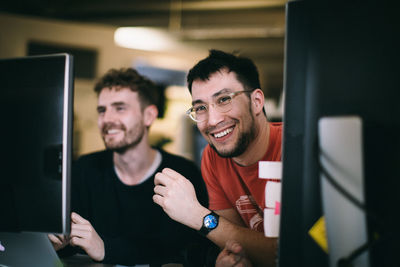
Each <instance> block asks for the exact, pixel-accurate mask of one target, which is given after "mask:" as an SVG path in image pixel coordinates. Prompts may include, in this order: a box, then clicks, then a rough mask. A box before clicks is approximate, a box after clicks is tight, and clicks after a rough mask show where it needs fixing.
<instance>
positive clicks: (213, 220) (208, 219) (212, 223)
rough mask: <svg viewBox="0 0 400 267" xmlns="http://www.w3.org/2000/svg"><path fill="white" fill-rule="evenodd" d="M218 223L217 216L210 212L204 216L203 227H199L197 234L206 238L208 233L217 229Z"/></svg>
mask: <svg viewBox="0 0 400 267" xmlns="http://www.w3.org/2000/svg"><path fill="white" fill-rule="evenodd" d="M218 222H219V215H218V214H216V213H215V212H213V211H211V212H210V213H209V214H207V215H206V216H204V218H203V225H202V226H201V228H200V230H199V233H200V234H202V235H203V236H206V235H207V234H208V233H209V232H211V231H212V230H214V229H215V228H217V226H218Z"/></svg>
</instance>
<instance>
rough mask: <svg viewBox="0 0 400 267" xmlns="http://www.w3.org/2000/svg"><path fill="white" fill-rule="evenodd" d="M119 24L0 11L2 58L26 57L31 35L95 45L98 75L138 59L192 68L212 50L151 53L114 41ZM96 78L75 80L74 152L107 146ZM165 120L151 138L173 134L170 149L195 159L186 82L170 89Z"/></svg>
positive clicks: (74, 45) (61, 42) (0, 54)
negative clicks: (100, 126) (186, 113)
mask: <svg viewBox="0 0 400 267" xmlns="http://www.w3.org/2000/svg"><path fill="white" fill-rule="evenodd" d="M115 29H116V28H114V27H110V26H104V25H95V24H77V23H71V22H63V21H57V20H43V19H36V18H32V17H22V16H14V15H7V14H1V13H0V58H10V57H21V56H26V53H27V52H26V50H27V42H28V41H30V40H35V41H40V42H49V43H56V44H62V45H65V46H73V47H81V48H90V49H95V50H96V51H97V52H98V64H97V69H96V73H97V77H99V76H100V75H102V74H103V73H105V72H106V71H107V70H108V69H110V68H120V67H129V66H133V65H134V64H135V62H137V61H140V62H145V63H146V64H149V65H152V66H156V67H161V68H171V69H176V70H184V71H187V70H188V69H189V68H190V67H192V65H193V63H194V62H196V61H198V60H199V59H201V58H203V57H204V56H206V55H207V51H194V50H192V49H190V48H188V49H187V51H186V50H185V49H183V50H180V51H179V53H177V52H171V51H164V52H146V51H139V50H133V49H126V48H121V47H118V46H116V45H115V44H114V40H113V38H114V31H115ZM94 82H95V81H94V80H91V79H76V80H75V104H74V110H75V126H74V130H75V131H74V132H75V136H74V151H75V154H76V155H80V154H84V153H89V152H91V151H95V150H100V149H102V148H103V142H102V140H101V138H100V136H99V133H98V129H97V121H96V118H97V114H96V95H95V94H94V93H93V89H92V88H93V85H94ZM167 97H168V99H167V101H168V102H167V103H168V105H167V110H166V114H165V119H163V120H158V121H156V123H155V124H154V125H153V126H152V128H151V136H150V137H151V140H155V139H157V138H158V137H160V136H164V137H167V138H170V139H172V142H171V143H169V144H168V145H166V146H165V148H166V150H168V151H170V152H174V153H177V154H181V155H183V156H186V157H188V158H191V157H192V156H191V150H190V148H189V147H188V145H187V144H188V143H190V137H189V136H188V135H190V132H188V131H187V130H186V129H190V127H188V126H187V125H188V124H187V123H186V119H185V118H184V116H183V114H184V111H185V110H186V109H187V108H188V107H189V106H190V95H189V93H188V92H187V90H186V88H184V87H172V88H168V89H167Z"/></svg>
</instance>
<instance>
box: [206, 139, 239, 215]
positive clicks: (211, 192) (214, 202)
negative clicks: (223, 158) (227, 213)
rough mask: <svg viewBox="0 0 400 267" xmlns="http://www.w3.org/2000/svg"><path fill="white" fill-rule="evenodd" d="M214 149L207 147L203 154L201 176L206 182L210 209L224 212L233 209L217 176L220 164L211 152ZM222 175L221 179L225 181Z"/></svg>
mask: <svg viewBox="0 0 400 267" xmlns="http://www.w3.org/2000/svg"><path fill="white" fill-rule="evenodd" d="M211 149H212V148H211V147H210V146H209V145H207V147H206V148H205V149H204V152H203V158H202V160H201V174H202V176H203V179H204V182H205V183H206V186H207V191H208V197H209V209H211V210H222V209H230V208H233V207H232V205H231V204H230V202H229V201H228V198H227V197H226V195H225V192H224V190H223V187H222V185H221V183H220V181H219V177H218V175H217V174H216V167H217V165H218V162H217V161H216V158H215V155H214V153H213V152H212V150H211ZM222 176H223V175H221V177H220V178H221V179H223V177H222Z"/></svg>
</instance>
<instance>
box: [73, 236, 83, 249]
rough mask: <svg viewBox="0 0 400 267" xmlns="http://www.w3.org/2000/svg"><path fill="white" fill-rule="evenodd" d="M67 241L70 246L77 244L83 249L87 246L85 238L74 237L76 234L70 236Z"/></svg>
mask: <svg viewBox="0 0 400 267" xmlns="http://www.w3.org/2000/svg"><path fill="white" fill-rule="evenodd" d="M69 243H70V244H71V245H72V246H78V247H81V248H83V249H85V248H86V246H87V242H86V240H85V239H83V238H80V237H76V236H74V237H72V238H71V240H70V241H69Z"/></svg>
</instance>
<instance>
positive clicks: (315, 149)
mask: <svg viewBox="0 0 400 267" xmlns="http://www.w3.org/2000/svg"><path fill="white" fill-rule="evenodd" d="M319 2H320V3H318V1H293V2H288V4H287V15H286V16H287V21H286V23H287V24H286V25H287V26H286V27H287V28H286V48H285V75H284V77H285V78H284V79H285V81H284V84H285V85H284V91H285V108H284V136H283V142H284V143H283V159H282V164H283V173H282V204H281V225H280V239H279V252H278V255H279V258H278V266H281V267H286V266H307V267H309V266H331V267H332V266H350V265H351V264H352V265H351V266H397V265H399V259H398V257H397V253H398V251H399V246H400V245H399V242H398V240H399V236H400V234H399V232H400V230H399V227H398V225H399V223H400V221H399V220H398V219H397V217H398V216H397V214H396V213H397V210H398V207H397V206H398V203H400V194H399V192H398V188H400V179H399V177H400V164H399V163H400V153H399V150H400V135H399V130H400V117H399V115H400V105H399V103H398V101H399V99H400V90H399V89H398V88H399V83H398V79H397V77H398V75H399V68H398V65H399V62H400V58H399V51H398V50H399V47H400V45H399V42H398V41H397V39H398V38H397V36H398V35H399V30H398V26H397V24H396V23H395V22H396V21H397V16H398V15H397V14H395V11H394V10H393V8H391V7H390V6H386V5H385V4H384V2H382V3H378V2H375V1H339V2H337V1H335V2H329V3H327V2H325V1H319ZM343 125H345V127H344V128H343V129H344V130H340V127H342V126H343ZM332 127H333V128H332ZM350 128H351V129H352V130H353V131H351V132H350V133H348V132H345V130H349V129H350ZM338 136H342V137H343V138H344V139H342V140H340V139H337V137H338ZM354 137H356V138H354ZM351 138H354V139H351ZM338 140H339V142H338V143H334V142H337V141H338ZM349 140H354V142H353V143H350V145H346V142H347V141H349ZM327 144H328V146H329V147H332V144H335V145H334V146H333V148H334V150H336V151H338V152H339V153H337V154H335V153H336V152H335V153H333V154H329V153H331V152H329V153H328V155H329V157H326V155H327V150H325V149H327ZM358 145H360V146H359V147H358ZM353 147H356V148H357V149H352V148H353ZM349 149H350V150H349ZM335 155H343V156H340V157H338V159H339V161H340V160H342V161H343V159H345V160H344V163H347V162H348V161H349V160H354V163H352V164H350V165H349V167H350V168H354V170H355V173H356V175H355V176H358V177H361V181H357V182H355V183H353V184H352V185H348V183H349V182H352V180H351V179H353V176H352V175H350V174H349V173H347V174H346V176H345V178H346V177H347V178H349V179H347V180H346V181H345V182H344V183H343V181H340V179H341V177H339V175H337V172H336V171H337V170H338V168H337V167H341V165H339V164H336V165H335V168H336V170H333V169H332V168H330V167H329V166H328V165H329V164H330V163H340V162H338V161H335V160H336V158H335V157H336V156H335ZM346 157H347V158H346ZM339 169H340V168H339ZM344 170H346V169H344ZM342 171H343V169H342ZM327 176H331V177H329V178H331V179H328V178H327ZM346 182H347V183H346ZM335 183H336V184H335ZM354 185H355V186H354ZM326 186H328V187H330V191H329V190H328V191H329V192H327V191H326ZM353 187H355V188H356V191H357V192H354V191H353ZM360 199H361V201H359V203H357V200H360ZM337 200H338V201H339V202H336V201H337ZM334 202H335V203H345V204H343V205H342V206H337V205H336V204H335V205H331V204H332V203H334ZM359 204H361V205H360V206H358V205H359ZM345 205H348V206H351V207H352V209H353V210H354V211H356V212H349V210H346V209H345V208H344V206H345ZM332 207H335V208H334V209H332ZM356 213H357V214H356ZM360 214H361V215H360ZM359 215H360V216H359ZM321 218H322V219H321ZM320 219H321V220H320ZM336 219H338V220H336ZM339 223H340V225H341V227H342V228H339V229H338V228H337V227H336V226H337V225H338V224H339ZM364 226H365V231H364V230H363V229H362V228H363V227H364ZM335 227H336V231H333V229H335ZM360 229H361V230H360ZM310 230H311V232H310ZM313 230H317V231H316V232H313ZM348 230H350V232H348ZM355 232H357V238H360V240H364V241H365V242H361V243H359V244H358V245H357V246H354V247H351V248H347V250H342V248H343V247H344V246H345V245H347V243H351V242H352V241H353V240H352V239H353V235H352V234H354V233H355ZM315 233H316V235H315ZM349 233H351V234H349ZM313 234H314V235H313ZM324 242H325V243H327V245H328V246H327V247H324ZM363 257H364V261H361V259H362V258H363Z"/></svg>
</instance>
